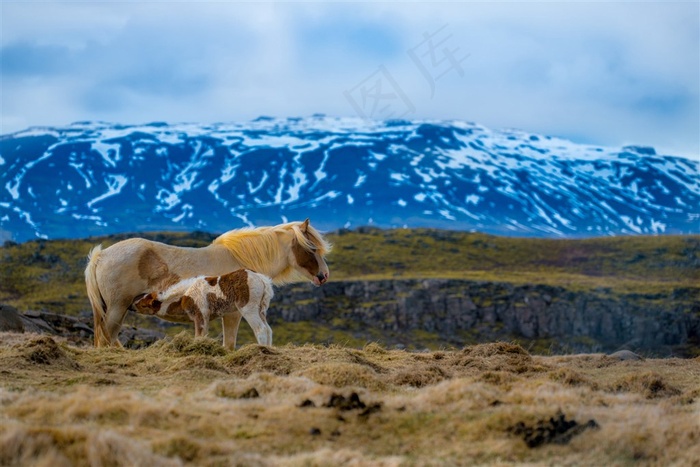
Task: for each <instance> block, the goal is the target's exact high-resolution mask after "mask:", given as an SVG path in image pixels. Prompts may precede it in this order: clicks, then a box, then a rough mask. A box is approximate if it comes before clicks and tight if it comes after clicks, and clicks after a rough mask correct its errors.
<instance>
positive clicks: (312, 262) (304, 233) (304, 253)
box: [290, 219, 331, 287]
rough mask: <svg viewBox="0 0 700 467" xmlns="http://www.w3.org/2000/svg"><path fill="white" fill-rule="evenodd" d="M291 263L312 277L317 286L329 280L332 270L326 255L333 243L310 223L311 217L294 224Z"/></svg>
mask: <svg viewBox="0 0 700 467" xmlns="http://www.w3.org/2000/svg"><path fill="white" fill-rule="evenodd" d="M293 231H294V234H295V235H294V238H293V240H292V248H291V253H292V254H291V256H292V258H290V260H291V261H290V263H292V264H295V265H296V267H295V269H296V270H297V272H299V273H300V274H301V275H302V276H305V277H306V278H307V279H310V280H311V281H312V282H313V283H314V285H315V286H317V287H318V286H320V285H322V284H324V283H325V282H326V281H327V280H328V276H329V274H330V271H329V270H328V265H327V264H326V260H325V256H326V254H327V253H328V252H329V251H330V249H331V245H330V243H328V241H326V240H325V239H324V238H323V237H322V236H321V234H320V233H319V232H318V231H317V230H316V229H314V228H313V227H311V225H309V219H306V220H305V221H304V222H301V223H299V224H297V225H294V226H293Z"/></svg>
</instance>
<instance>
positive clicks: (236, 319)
mask: <svg viewBox="0 0 700 467" xmlns="http://www.w3.org/2000/svg"><path fill="white" fill-rule="evenodd" d="M241 318H242V316H241V312H240V311H238V310H237V309H236V308H234V309H233V310H231V311H230V312H229V313H226V314H224V315H223V316H222V317H221V324H222V327H223V331H224V348H225V349H226V350H236V337H237V336H238V326H239V325H240V324H241Z"/></svg>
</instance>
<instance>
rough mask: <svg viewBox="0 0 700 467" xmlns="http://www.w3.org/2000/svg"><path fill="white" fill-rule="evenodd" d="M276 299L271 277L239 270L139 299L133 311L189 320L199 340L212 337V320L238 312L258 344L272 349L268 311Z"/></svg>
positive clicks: (186, 282) (193, 279)
mask: <svg viewBox="0 0 700 467" xmlns="http://www.w3.org/2000/svg"><path fill="white" fill-rule="evenodd" d="M273 295H274V291H273V289H272V281H271V280H270V278H269V277H267V276H263V275H262V274H258V273H256V272H253V271H249V270H247V269H238V270H236V271H233V272H231V273H228V274H224V275H223V276H218V277H216V276H213V277H206V276H198V277H191V278H189V279H183V280H181V281H180V282H177V283H176V284H173V285H171V286H170V287H168V288H167V289H165V290H163V291H162V292H151V293H150V294H148V295H146V296H144V297H137V299H136V300H135V301H134V303H132V309H133V310H134V311H136V312H137V313H141V314H146V315H155V316H158V317H159V318H163V319H166V320H167V319H168V318H173V317H174V318H176V319H180V318H181V317H183V316H187V317H188V318H189V319H190V320H191V321H193V322H194V335H195V336H197V337H201V336H206V335H208V334H209V321H210V320H212V319H216V318H221V317H223V316H224V315H227V314H231V313H236V312H237V313H240V314H241V315H243V318H245V320H246V322H247V323H248V324H249V325H250V327H251V328H252V329H253V332H254V333H255V338H256V339H257V341H258V344H260V345H272V328H270V325H269V324H267V309H268V308H269V307H270V300H271V299H272V297H273ZM230 350H233V349H230Z"/></svg>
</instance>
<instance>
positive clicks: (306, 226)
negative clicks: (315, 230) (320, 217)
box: [301, 217, 309, 233]
mask: <svg viewBox="0 0 700 467" xmlns="http://www.w3.org/2000/svg"><path fill="white" fill-rule="evenodd" d="M301 231H302V232H304V233H307V232H308V231H309V218H308V217H307V218H306V220H305V221H304V222H303V223H302V224H301Z"/></svg>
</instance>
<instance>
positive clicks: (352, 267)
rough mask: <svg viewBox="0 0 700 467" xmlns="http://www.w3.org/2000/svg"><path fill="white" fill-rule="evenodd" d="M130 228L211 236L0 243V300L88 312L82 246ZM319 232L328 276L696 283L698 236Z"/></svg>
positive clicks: (584, 286) (648, 289)
mask: <svg viewBox="0 0 700 467" xmlns="http://www.w3.org/2000/svg"><path fill="white" fill-rule="evenodd" d="M136 235H138V236H143V237H146V238H151V239H154V240H157V241H161V242H165V243H170V244H174V245H180V246H195V247H196V246H204V245H207V244H209V243H210V242H211V240H212V239H213V238H214V236H213V235H211V234H206V233H202V232H194V233H190V234H186V233H146V234H134V235H120V236H109V237H93V238H88V239H81V240H35V241H30V242H26V243H21V244H15V243H11V242H7V243H6V244H5V245H4V247H2V248H0V302H3V303H8V304H11V305H14V306H16V307H17V308H19V309H21V310H28V309H45V310H47V311H53V312H61V313H67V314H76V313H77V312H79V311H81V310H89V309H90V306H89V303H88V301H87V297H86V295H85V284H84V279H83V270H84V268H85V264H86V257H87V254H88V252H89V251H90V248H92V247H93V246H94V245H96V244H98V243H102V244H103V245H104V246H108V245H111V244H113V243H116V242H117V241H119V240H122V239H124V238H127V237H129V236H136ZM328 238H329V239H330V240H331V241H332V242H333V244H334V245H335V247H334V249H333V251H332V253H331V254H330V255H329V257H328V263H329V266H330V268H331V280H334V281H337V280H349V279H366V280H372V279H391V278H428V277H430V278H457V279H472V280H483V281H494V282H510V283H514V284H523V283H531V284H547V285H556V286H563V287H566V288H568V289H572V290H592V289H596V288H606V289H610V290H612V291H614V292H620V293H622V292H624V293H630V292H632V293H634V292H638V293H646V294H649V293H654V292H659V291H669V290H673V289H676V288H687V287H691V288H694V287H697V286H698V284H699V283H700V236H698V235H695V236H658V237H643V236H637V237H608V238H593V239H586V240H551V239H532V238H508V237H496V236H491V235H485V234H479V233H467V232H454V231H441V230H429V229H417V230H410V229H396V230H379V229H367V228H363V229H359V230H355V231H339V232H335V233H331V234H329V235H328Z"/></svg>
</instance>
